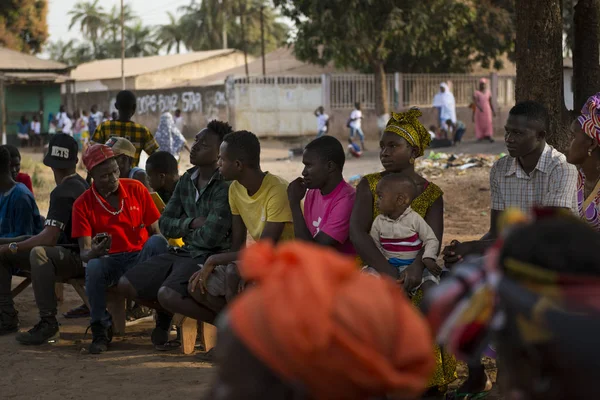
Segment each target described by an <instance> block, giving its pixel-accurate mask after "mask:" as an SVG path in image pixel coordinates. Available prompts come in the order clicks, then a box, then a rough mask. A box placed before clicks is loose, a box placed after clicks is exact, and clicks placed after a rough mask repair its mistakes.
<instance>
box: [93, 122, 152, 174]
mask: <svg viewBox="0 0 600 400" xmlns="http://www.w3.org/2000/svg"><path fill="white" fill-rule="evenodd" d="M113 136H117V137H122V138H125V139H127V140H129V141H130V142H131V143H133V145H134V146H135V158H134V159H133V165H132V166H133V167H136V166H137V165H138V163H139V162H140V153H141V152H142V150H144V151H145V152H146V153H148V155H150V154H152V153H154V152H155V151H156V150H158V143H156V140H154V136H152V133H150V131H149V130H148V128H146V127H145V126H144V125H140V124H136V123H135V122H133V121H129V122H121V121H106V122H103V123H102V124H100V125H98V127H97V128H96V131H95V132H94V135H93V136H92V139H91V141H92V142H95V143H101V144H104V143H106V142H107V141H108V139H110V138H111V137H113Z"/></svg>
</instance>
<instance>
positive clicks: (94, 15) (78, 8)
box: [68, 0, 106, 54]
mask: <svg viewBox="0 0 600 400" xmlns="http://www.w3.org/2000/svg"><path fill="white" fill-rule="evenodd" d="M99 2H100V0H93V1H80V2H79V3H77V4H75V7H73V9H72V10H71V11H69V13H68V14H69V15H70V16H71V24H70V25H69V30H71V28H73V26H75V25H76V24H79V29H80V31H81V33H82V34H83V35H84V36H86V37H87V38H88V39H89V40H90V42H92V47H93V48H94V54H96V51H97V44H98V34H99V33H100V31H101V30H102V28H103V26H104V25H105V22H106V14H105V12H104V8H103V7H102V6H100V5H98V3H99Z"/></svg>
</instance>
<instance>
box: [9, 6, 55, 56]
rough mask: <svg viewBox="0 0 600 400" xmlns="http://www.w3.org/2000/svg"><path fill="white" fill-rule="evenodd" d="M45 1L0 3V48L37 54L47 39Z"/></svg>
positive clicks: (46, 9) (46, 7)
mask: <svg viewBox="0 0 600 400" xmlns="http://www.w3.org/2000/svg"><path fill="white" fill-rule="evenodd" d="M47 13H48V4H47V2H46V1H45V0H1V1H0V46H3V47H8V48H9V49H13V50H17V51H22V52H25V53H31V54H35V53H39V52H40V51H41V50H42V46H43V45H44V43H45V42H46V40H47V39H48V24H47V23H46V14H47Z"/></svg>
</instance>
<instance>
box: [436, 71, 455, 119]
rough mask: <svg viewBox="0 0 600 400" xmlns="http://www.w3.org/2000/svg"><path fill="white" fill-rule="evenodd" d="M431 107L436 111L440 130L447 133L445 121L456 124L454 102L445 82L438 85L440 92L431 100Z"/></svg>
mask: <svg viewBox="0 0 600 400" xmlns="http://www.w3.org/2000/svg"><path fill="white" fill-rule="evenodd" d="M433 107H434V108H437V110H438V121H439V123H440V128H442V129H444V130H446V131H448V128H447V126H446V121H447V120H449V119H450V120H452V122H456V100H455V99H454V95H453V94H452V92H451V91H450V87H448V84H447V83H446V82H442V83H440V91H439V93H438V94H436V95H435V97H434V98H433Z"/></svg>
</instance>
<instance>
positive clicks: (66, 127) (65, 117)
mask: <svg viewBox="0 0 600 400" xmlns="http://www.w3.org/2000/svg"><path fill="white" fill-rule="evenodd" d="M59 127H61V128H62V129H61V132H62V133H64V134H67V135H69V136H73V120H72V119H71V115H69V113H63V114H62V117H61V120H60V123H59Z"/></svg>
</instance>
